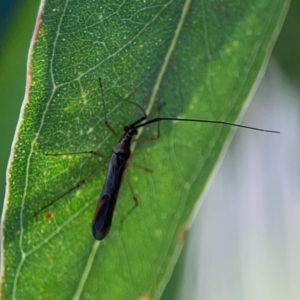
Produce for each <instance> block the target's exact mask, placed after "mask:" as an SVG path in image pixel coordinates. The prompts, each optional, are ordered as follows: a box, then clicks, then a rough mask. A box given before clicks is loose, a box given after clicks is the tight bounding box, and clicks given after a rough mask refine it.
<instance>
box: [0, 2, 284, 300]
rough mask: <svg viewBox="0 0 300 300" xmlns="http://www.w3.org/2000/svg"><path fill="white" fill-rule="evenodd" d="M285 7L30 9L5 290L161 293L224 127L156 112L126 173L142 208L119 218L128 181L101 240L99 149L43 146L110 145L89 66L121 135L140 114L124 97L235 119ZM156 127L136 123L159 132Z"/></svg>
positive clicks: (75, 294) (19, 293)
mask: <svg viewBox="0 0 300 300" xmlns="http://www.w3.org/2000/svg"><path fill="white" fill-rule="evenodd" d="M286 10H287V2H285V1H271V0H265V1H262V0H259V1H254V2H251V3H250V2H245V3H234V2H231V1H226V2H219V1H206V2H204V1H202V2H200V1H194V2H191V1H177V2H172V1H169V2H166V1H164V2H163V1H162V2H159V1H157V2H155V3H154V2H153V1H151V3H147V1H143V2H140V1H137V2H135V1H131V2H124V1H120V2H119V3H117V2H115V3H112V1H107V3H102V4H97V3H95V2H89V3H86V2H84V1H82V3H80V1H77V2H75V1H74V2H69V1H67V2H62V1H51V2H50V1H48V2H47V3H45V6H43V7H41V8H40V14H39V16H38V22H37V25H36V31H35V33H36V35H34V39H33V48H32V51H31V54H30V64H29V66H30V67H29V74H30V76H29V77H28V81H27V90H28V94H26V96H25V100H24V103H23V109H22V115H21V118H20V121H19V126H18V128H17V134H16V138H15V141H14V148H13V151H12V153H11V161H10V172H9V180H8V187H7V189H8V190H7V199H6V202H5V213H4V217H3V219H4V227H3V237H4V242H3V247H4V248H3V249H2V255H3V259H4V262H3V263H2V264H1V266H2V273H3V274H4V278H3V284H2V293H3V298H4V299H8V298H18V299H19V298H21V299H31V298H32V299H37V298H42V299H58V298H59V299H79V298H81V299H85V298H87V299H137V298H142V297H143V296H144V297H145V298H146V297H150V298H159V297H160V295H161V293H162V291H163V288H164V286H165V284H166V283H167V281H168V279H169V276H170V274H171V271H172V269H173V268H174V264H175V262H176V260H177V258H178V255H179V253H180V250H181V248H182V245H183V243H184V234H185V231H186V229H187V228H188V227H189V225H190V221H191V216H192V214H193V213H194V212H195V207H196V204H197V199H198V198H199V195H200V194H201V192H202V191H203V189H204V188H205V185H206V183H207V181H208V178H209V176H210V174H211V172H212V170H213V168H214V166H215V165H216V163H217V161H218V159H219V157H220V154H221V152H222V148H223V146H224V144H225V142H226V140H227V138H228V135H229V133H230V128H228V127H226V126H217V125H209V124H195V123H188V122H186V123H183V122H166V121H165V122H162V123H161V126H160V132H161V137H160V138H159V140H157V141H152V142H150V141H146V142H143V143H142V142H140V143H134V145H133V146H132V150H133V155H132V159H131V162H132V165H131V166H129V167H128V171H127V173H126V179H128V181H129V182H130V183H131V185H132V186H133V188H134V192H135V194H136V195H137V198H138V200H139V206H138V208H137V209H135V210H134V212H133V213H132V214H131V215H130V216H129V217H128V218H127V219H126V221H125V222H124V224H123V226H122V227H121V225H120V221H121V220H122V218H123V217H124V216H126V213H127V212H128V211H129V210H130V208H131V207H132V206H133V204H134V203H133V201H132V195H131V193H130V189H129V188H128V186H127V185H126V184H125V182H124V184H123V186H122V188H121V190H120V194H119V201H118V203H117V207H116V211H115V216H114V220H113V225H112V228H111V231H110V233H109V235H108V237H107V238H105V239H104V240H103V241H102V242H97V241H95V240H94V239H93V237H92V234H91V229H90V224H91V220H92V218H93V213H94V209H95V207H96V204H97V200H98V199H99V194H100V192H101V187H102V184H103V181H104V178H105V175H106V164H107V161H108V158H107V159H101V158H98V157H92V156H90V155H63V156H47V155H45V154H46V153H70V152H78V151H88V150H94V151H97V152H100V153H102V154H103V155H105V156H106V157H109V155H110V153H111V150H112V148H113V146H114V145H116V143H117V139H116V137H115V136H114V135H113V134H111V132H110V131H109V130H108V129H107V128H106V127H105V125H104V111H103V105H102V102H101V97H100V92H99V86H98V77H101V78H102V83H103V87H104V97H105V103H106V106H107V110H108V120H109V123H110V124H111V126H112V127H113V128H114V129H115V130H116V131H117V132H118V133H119V134H120V135H122V132H123V131H122V128H123V127H124V125H127V124H130V123H132V122H134V121H135V120H137V119H138V118H140V117H141V111H140V110H139V109H138V108H137V107H136V106H134V105H132V104H130V103H127V102H125V101H123V100H122V99H123V98H124V99H125V98H128V99H130V100H131V101H134V102H137V103H139V104H140V105H141V106H142V107H143V108H145V110H146V112H147V113H148V114H149V115H150V117H155V116H157V113H158V112H157V111H158V109H159V107H162V105H163V104H164V103H165V104H166V105H165V106H163V108H162V110H161V116H166V117H177V116H184V117H186V118H201V119H209V120H212V119H214V120H224V121H229V122H233V121H235V120H236V119H237V117H238V115H239V113H240V111H241V110H242V109H243V108H244V107H245V105H246V98H247V97H248V95H249V93H250V91H251V89H252V86H253V84H254V82H255V81H256V79H257V77H258V74H259V73H260V71H261V68H262V65H263V63H264V61H265V58H266V57H268V56H269V55H270V51H271V46H272V45H273V43H274V41H275V38H276V36H277V34H278V30H279V27H280V26H281V23H282V22H283V17H284V15H285V13H286ZM250 125H253V124H250ZM254 125H255V126H258V127H263V120H258V121H257V124H254ZM156 128H157V127H156V125H155V124H154V125H151V126H150V125H149V126H147V127H145V128H141V129H140V130H139V131H140V132H139V133H140V135H141V137H142V138H143V137H147V136H155V135H156V132H157V129H156ZM254 134H260V133H254ZM134 164H138V165H141V166H145V167H147V168H151V169H152V170H153V172H152V173H149V172H145V171H144V170H142V169H141V168H135V167H134ZM95 170H98V172H97V174H96V175H95V176H93V177H91V178H90V177H89V174H91V173H92V172H94V171H95ZM84 178H88V180H87V182H86V183H85V184H84V185H83V186H82V187H81V188H79V189H77V190H76V191H74V192H72V193H69V194H68V195H67V196H65V197H63V198H62V199H60V200H59V201H58V202H56V203H55V204H53V205H51V206H50V207H49V208H47V209H46V210H44V211H43V212H40V213H39V214H38V215H37V216H35V217H34V214H35V212H36V211H37V210H38V209H39V208H40V207H42V206H44V205H46V204H47V203H49V202H51V201H52V200H53V199H55V198H56V197H59V196H60V195H62V194H64V193H65V192H66V191H67V190H68V189H70V188H72V187H73V186H75V185H76V184H77V183H78V182H80V181H81V180H82V179H84ZM147 299H148V298H147Z"/></svg>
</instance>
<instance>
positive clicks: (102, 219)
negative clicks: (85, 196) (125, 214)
mask: <svg viewBox="0 0 300 300" xmlns="http://www.w3.org/2000/svg"><path fill="white" fill-rule="evenodd" d="M114 209H115V201H112V199H111V197H110V196H109V195H103V196H102V197H101V199H100V200H99V202H98V205H97V208H96V211H95V215H94V219H93V222H92V232H93V236H94V238H95V239H96V240H102V239H104V238H105V237H106V235H107V234H108V232H109V230H110V227H111V222H112V218H113V213H114Z"/></svg>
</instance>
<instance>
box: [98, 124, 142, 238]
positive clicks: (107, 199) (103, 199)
mask: <svg viewBox="0 0 300 300" xmlns="http://www.w3.org/2000/svg"><path fill="white" fill-rule="evenodd" d="M124 130H125V133H124V135H123V137H122V138H121V139H120V140H119V143H118V144H117V145H116V146H115V147H114V149H113V151H112V153H111V156H110V159H109V165H108V170H107V174H106V180H105V183H104V185H103V188H102V191H101V195H100V200H99V202H98V204H97V207H96V211H95V215H94V219H93V222H92V232H93V235H94V238H95V239H96V240H102V239H104V238H105V237H106V235H107V234H108V232H109V230H110V227H111V222H112V218H113V213H114V209H115V206H116V202H117V199H118V194H119V190H120V187H121V183H122V179H123V175H124V171H125V169H126V166H127V163H128V160H129V158H130V154H131V151H130V145H131V140H132V137H133V136H134V135H135V134H136V133H137V130H136V128H135V127H134V125H131V126H129V127H125V128H124Z"/></svg>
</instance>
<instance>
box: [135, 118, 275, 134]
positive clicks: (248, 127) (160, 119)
mask: <svg viewBox="0 0 300 300" xmlns="http://www.w3.org/2000/svg"><path fill="white" fill-rule="evenodd" d="M160 121H181V122H197V123H210V124H218V125H227V126H234V127H240V128H245V129H251V130H257V131H263V132H269V133H280V132H279V131H275V130H267V129H262V128H257V127H251V126H246V125H239V124H235V123H230V122H225V121H216V120H201V119H183V118H154V119H152V120H149V121H147V122H145V123H143V124H139V125H137V126H136V128H139V127H143V126H146V125H148V124H151V123H156V122H160Z"/></svg>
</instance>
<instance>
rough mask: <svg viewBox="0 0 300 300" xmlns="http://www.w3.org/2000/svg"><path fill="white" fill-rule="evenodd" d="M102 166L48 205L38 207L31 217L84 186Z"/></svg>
mask: <svg viewBox="0 0 300 300" xmlns="http://www.w3.org/2000/svg"><path fill="white" fill-rule="evenodd" d="M102 168H103V166H101V167H99V168H97V169H96V170H94V171H93V172H92V173H90V174H89V175H88V176H87V177H85V178H84V179H82V180H80V181H79V182H78V183H77V184H76V185H75V186H73V187H71V188H70V189H68V190H67V191H66V192H64V193H63V194H62V195H60V196H59V197H57V198H55V199H53V200H52V201H50V202H49V203H47V204H46V205H44V206H42V207H40V208H39V209H38V210H37V211H36V212H35V213H34V214H33V216H34V217H35V216H36V215H37V214H38V213H40V212H41V211H43V210H45V209H46V208H48V207H49V206H51V205H52V204H54V203H55V202H57V201H58V200H60V199H62V198H63V197H64V196H66V195H68V194H69V193H71V192H73V191H75V190H77V189H78V188H80V187H81V186H82V185H84V184H85V183H86V182H87V181H88V180H89V179H90V178H92V177H93V176H94V175H95V174H96V173H98V172H99V170H100V169H102Z"/></svg>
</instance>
